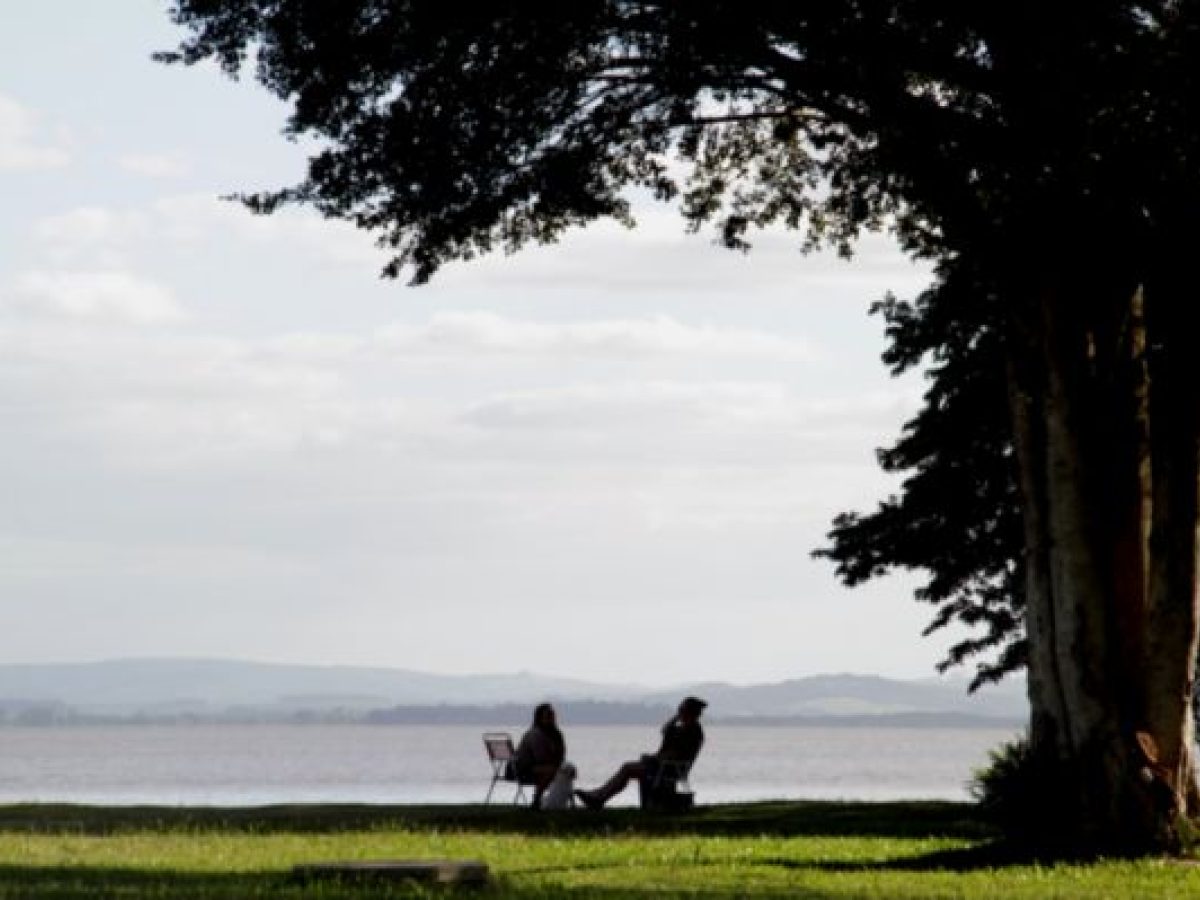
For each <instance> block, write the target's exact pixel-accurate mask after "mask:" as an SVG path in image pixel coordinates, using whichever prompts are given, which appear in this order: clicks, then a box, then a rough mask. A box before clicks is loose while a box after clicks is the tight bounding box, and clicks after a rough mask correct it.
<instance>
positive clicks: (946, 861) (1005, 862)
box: [762, 841, 1086, 873]
mask: <svg viewBox="0 0 1200 900" xmlns="http://www.w3.org/2000/svg"><path fill="white" fill-rule="evenodd" d="M1072 861H1078V862H1084V861H1086V860H1084V859H1077V858H1075V857H1070V856H1055V855H1051V854H1046V853H1042V852H1038V851H1036V850H1033V849H1031V848H1028V847H1024V846H1019V845H1014V844H1010V843H1006V842H1003V841H988V842H986V843H982V844H976V845H974V846H971V847H955V848H951V849H947V850H934V851H931V852H929V853H921V854H917V855H914V856H898V857H893V858H890V859H884V860H809V861H804V860H794V859H785V858H782V857H780V858H775V859H766V860H763V861H762V864H763V865H768V866H778V867H780V868H783V869H794V870H807V871H814V872H849V873H854V872H976V871H980V870H993V869H1005V868H1012V867H1023V866H1032V865H1048V864H1052V863H1056V862H1072Z"/></svg>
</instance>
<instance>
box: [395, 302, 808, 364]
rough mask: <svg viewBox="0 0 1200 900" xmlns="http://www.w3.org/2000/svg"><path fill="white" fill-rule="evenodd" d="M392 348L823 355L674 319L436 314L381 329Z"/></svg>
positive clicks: (761, 335)
mask: <svg viewBox="0 0 1200 900" xmlns="http://www.w3.org/2000/svg"><path fill="white" fill-rule="evenodd" d="M378 337H379V338H380V339H381V341H382V342H383V343H384V345H385V346H389V347H392V348H394V349H401V350H405V351H413V350H421V351H425V352H431V351H432V352H436V351H442V352H453V353H480V352H482V353H493V354H502V355H514V356H533V355H536V356H544V355H562V356H586V357H609V358H624V357H634V358H637V357H646V356H653V355H657V354H669V355H676V354H678V355H699V356H715V357H738V356H745V357H757V358H768V359H791V360H797V361H812V360H813V359H814V358H816V357H817V356H818V354H817V351H816V350H814V348H813V347H812V346H811V345H810V344H809V343H808V342H806V341H804V340H802V339H799V338H794V337H790V338H785V337H779V336H777V335H773V334H768V333H766V332H759V331H749V330H745V329H735V328H719V327H716V326H713V325H688V324H684V323H681V322H679V321H676V320H675V319H673V318H670V317H668V316H661V315H660V316H653V317H649V318H645V319H609V320H594V321H590V322H567V323H544V322H528V321H519V320H516V319H511V318H507V317H504V316H500V315H497V314H495V313H490V312H482V311H475V312H443V313H436V314H435V315H434V316H433V317H432V318H431V319H430V321H429V322H428V323H426V324H423V325H407V324H397V325H391V326H388V327H385V328H383V329H381V330H380V331H379V333H378Z"/></svg>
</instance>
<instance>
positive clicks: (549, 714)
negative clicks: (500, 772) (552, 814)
mask: <svg viewBox="0 0 1200 900" xmlns="http://www.w3.org/2000/svg"><path fill="white" fill-rule="evenodd" d="M566 758H567V742H566V740H565V739H564V738H563V734H562V732H561V731H559V729H558V716H557V714H556V713H555V712H554V707H553V706H551V705H550V704H549V703H539V704H538V705H537V706H536V707H535V708H534V710H533V724H532V725H530V726H529V730H528V731H526V732H525V734H523V735H522V736H521V742H520V743H519V744H517V754H516V758H515V759H514V761H513V765H514V766H515V767H516V770H517V778H518V779H519V780H520V781H521V782H522V783H523V784H532V785H533V807H534V809H540V808H541V805H542V793H543V792H544V791H545V790H546V786H547V785H548V784H550V782H551V781H553V780H554V776H555V775H557V774H558V770H559V768H560V767H561V766H562V764H563V762H564V761H565V760H566Z"/></svg>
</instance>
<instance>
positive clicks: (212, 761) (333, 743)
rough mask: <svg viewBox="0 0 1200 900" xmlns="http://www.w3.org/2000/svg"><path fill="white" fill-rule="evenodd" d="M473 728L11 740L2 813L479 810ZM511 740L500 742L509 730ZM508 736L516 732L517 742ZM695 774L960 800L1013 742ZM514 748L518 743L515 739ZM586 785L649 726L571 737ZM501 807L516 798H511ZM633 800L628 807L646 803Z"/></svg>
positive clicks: (860, 742) (786, 733)
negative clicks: (162, 808)
mask: <svg viewBox="0 0 1200 900" xmlns="http://www.w3.org/2000/svg"><path fill="white" fill-rule="evenodd" d="M483 730H484V729H481V728H479V727H476V726H442V725H438V726H412V725H397V726H372V725H195V726H177V727H169V726H120V727H112V728H108V727H103V728H101V727H89V728H0V802H4V803H11V802H15V801H64V802H77V803H105V804H131V803H154V804H171V805H174V804H211V805H258V804H265V803H285V802H286V803H296V802H328V801H347V802H363V803H462V802H479V801H481V800H482V799H483V796H484V794H485V792H486V790H487V784H488V781H489V771H490V770H489V767H488V763H487V759H486V756H485V754H484V751H483V744H482V741H481V740H480V735H481V733H482V731H483ZM501 730H503V729H501ZM510 730H511V729H510ZM707 734H708V741H707V743H706V745H705V748H704V752H703V753H702V754H701V756H700V760H699V762H697V764H696V768H695V770H694V772H693V777H692V784H693V787H694V788H695V790H696V792H697V799H698V800H699V802H701V803H711V802H719V801H730V800H755V799H766V798H801V797H804V798H816V799H833V798H844V799H861V800H887V799H907V798H939V799H963V798H965V797H966V796H967V794H966V788H965V783H966V781H967V779H968V778H969V777H970V773H971V770H972V769H973V768H975V767H977V766H979V765H981V764H983V763H984V762H985V761H986V758H987V751H988V749H989V748H991V747H995V746H997V745H998V744H1000V743H1001V742H1002V741H1005V740H1008V739H1010V738H1012V737H1013V736H1014V732H1013V731H1010V730H1007V729H958V728H936V729H906V728H815V727H795V728H792V727H788V728H760V727H735V726H729V725H721V724H720V723H716V724H713V725H710V726H709V728H708V729H707ZM516 736H517V735H516V734H514V737H516ZM566 737H567V745H568V756H569V758H570V759H571V760H572V761H573V762H575V764H576V765H577V766H578V767H579V771H580V779H579V784H580V785H581V786H590V785H593V784H595V783H597V782H598V781H600V780H602V779H603V778H605V777H607V776H608V775H609V774H610V773H611V771H612V770H613V769H614V768H615V767H616V766H617V765H618V764H619V763H620V762H621V761H623V760H625V759H630V758H633V757H636V756H637V755H638V754H639V753H641V752H644V751H648V750H653V749H654V747H655V746H656V741H655V737H656V734H655V730H654V729H653V728H647V727H644V726H604V727H600V726H588V727H574V728H570V729H569V730H568V731H567V732H566ZM497 794H498V795H499V796H500V798H501V800H502V801H503V800H508V799H511V796H512V790H511V787H509V786H506V785H503V784H502V785H500V786H498V787H497ZM635 795H636V791H634V790H633V789H632V788H631V789H629V790H627V791H626V793H625V794H624V795H623V796H622V797H621V798H620V799H621V800H623V801H624V802H626V803H632V802H634V801H635V800H636V796H635Z"/></svg>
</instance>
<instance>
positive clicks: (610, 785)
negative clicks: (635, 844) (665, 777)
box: [575, 697, 708, 809]
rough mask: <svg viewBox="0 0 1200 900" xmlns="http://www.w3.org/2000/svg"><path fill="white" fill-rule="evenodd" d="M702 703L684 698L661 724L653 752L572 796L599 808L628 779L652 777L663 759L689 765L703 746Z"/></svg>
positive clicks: (703, 705)
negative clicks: (595, 785)
mask: <svg viewBox="0 0 1200 900" xmlns="http://www.w3.org/2000/svg"><path fill="white" fill-rule="evenodd" d="M706 706H708V704H707V703H705V702H704V701H703V700H701V699H700V698H698V697H685V698H684V700H683V701H682V702H681V703H680V704H679V709H678V710H677V711H676V713H675V715H674V716H672V717H671V718H670V719H669V720H667V723H666V724H665V725H663V727H662V744H661V745H659V748H658V750H657V751H656V752H654V753H646V754H643V755H642V756H641V757H640V758H639V759H636V760H631V761H630V762H627V763H625V764H623V765H622V766H621V768H619V769H617V771H616V772H615V773H613V776H612V777H611V778H609V779H608V781H606V782H604V784H602V785H600V787H598V788H593V789H592V790H590V791H584V790H580V791H576V792H575V796H576V797H578V798H579V800H580V802H581V803H583V805H584V806H586V807H587V808H588V809H600V808H601V807H603V806H604V804H605V803H607V802H608V801H609V800H611V799H612V798H613V797H615V796H616V795H617V794H619V793H621V791H623V790H625V787H626V786H627V785H628V784H629V782H630V781H633V780H634V779H640V778H652V777H653V776H654V774H655V773H656V772H657V771H658V769H659V767H660V766H661V765H662V764H663V763H664V762H684V763H689V764H690V763H691V762H692V761H693V760H695V758H696V757H697V756H698V755H699V753H700V748H701V747H702V746H703V745H704V729H703V728H701V727H700V715H701V713H703V712H704V707H706Z"/></svg>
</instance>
